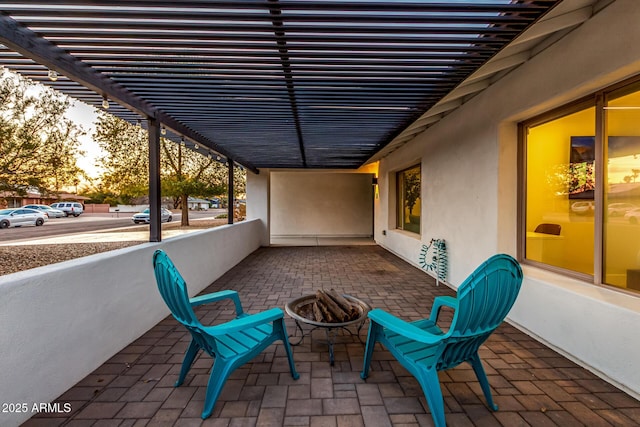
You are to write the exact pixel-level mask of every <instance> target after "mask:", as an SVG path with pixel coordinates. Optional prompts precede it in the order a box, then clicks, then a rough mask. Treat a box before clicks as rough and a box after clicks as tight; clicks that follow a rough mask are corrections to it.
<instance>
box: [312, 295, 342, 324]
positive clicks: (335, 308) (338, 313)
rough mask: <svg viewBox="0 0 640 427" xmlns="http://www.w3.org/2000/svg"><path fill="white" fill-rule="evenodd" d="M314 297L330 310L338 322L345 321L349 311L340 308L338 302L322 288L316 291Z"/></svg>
mask: <svg viewBox="0 0 640 427" xmlns="http://www.w3.org/2000/svg"><path fill="white" fill-rule="evenodd" d="M316 298H317V299H318V301H320V302H322V303H323V304H324V305H325V306H326V307H327V309H328V310H329V311H330V312H331V314H332V315H333V317H335V318H336V319H337V321H338V322H345V321H347V320H348V319H349V313H347V312H345V311H344V310H343V309H341V308H340V306H339V305H338V304H336V302H335V301H334V300H333V299H332V298H331V297H330V296H329V295H327V293H326V292H325V291H323V290H318V291H316Z"/></svg>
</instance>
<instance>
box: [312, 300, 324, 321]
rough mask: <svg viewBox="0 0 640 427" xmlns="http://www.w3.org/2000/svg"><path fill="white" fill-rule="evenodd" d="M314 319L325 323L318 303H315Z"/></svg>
mask: <svg viewBox="0 0 640 427" xmlns="http://www.w3.org/2000/svg"><path fill="white" fill-rule="evenodd" d="M313 317H314V319H313V320H315V321H316V322H324V316H323V315H322V310H320V307H318V303H317V302H316V301H314V302H313Z"/></svg>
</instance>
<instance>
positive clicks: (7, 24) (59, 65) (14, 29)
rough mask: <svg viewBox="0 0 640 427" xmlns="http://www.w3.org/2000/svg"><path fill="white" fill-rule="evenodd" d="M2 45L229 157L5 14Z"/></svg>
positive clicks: (0, 24) (1, 23)
mask: <svg viewBox="0 0 640 427" xmlns="http://www.w3.org/2000/svg"><path fill="white" fill-rule="evenodd" d="M0 43H2V44H3V45H5V46H6V47H8V48H9V49H11V50H13V51H15V52H18V53H19V54H21V55H23V56H25V57H27V58H31V59H32V60H33V61H35V62H37V63H38V64H41V65H43V66H45V67H47V68H49V69H51V70H55V71H56V72H58V73H60V74H63V75H64V76H65V77H67V78H69V79H70V80H73V81H75V82H76V83H78V84H80V85H82V86H84V87H85V88H87V89H90V90H92V91H94V92H96V93H97V94H100V95H102V97H105V98H108V100H109V101H113V102H117V103H118V104H120V105H122V106H123V107H125V108H127V109H129V110H131V111H133V112H135V113H137V114H138V115H140V116H141V117H146V118H149V119H155V120H157V121H159V122H160V123H162V124H163V125H164V126H165V127H167V128H169V129H171V130H172V131H173V132H175V133H177V134H179V135H184V136H185V137H186V138H189V139H192V140H194V141H197V142H198V143H199V144H201V145H204V146H207V147H208V148H210V149H212V150H214V151H216V152H217V153H220V154H221V155H223V156H225V157H229V156H230V154H229V153H228V152H227V150H225V149H223V148H222V147H219V146H218V145H217V144H215V143H214V142H213V141H211V140H209V139H208V138H204V137H203V136H202V135H200V134H198V133H197V132H195V131H193V130H192V129H190V128H188V127H187V126H185V125H184V124H182V123H180V122H179V121H177V120H175V119H174V118H173V117H171V116H169V115H167V114H165V113H163V112H161V111H158V110H157V109H156V108H154V107H153V106H152V105H151V104H149V103H148V102H146V101H144V100H143V99H142V98H140V97H138V96H136V95H135V94H133V93H132V92H130V91H129V90H128V89H126V88H125V87H124V86H122V85H121V84H119V83H117V82H115V81H113V80H111V79H110V78H108V77H105V76H104V75H102V74H100V73H98V72H96V71H95V70H93V69H92V68H91V67H89V66H87V65H86V64H84V63H82V62H81V61H79V60H78V59H77V58H75V57H73V56H71V55H69V54H68V53H67V52H66V51H65V50H63V49H61V48H60V47H58V46H56V45H55V44H53V43H51V42H50V41H48V40H45V39H43V38H42V37H38V35H37V34H35V33H34V32H33V31H31V30H29V29H28V28H25V27H23V26H22V25H20V24H19V23H18V22H16V21H15V20H14V19H12V18H10V17H8V16H6V15H2V14H0ZM236 158H237V156H236ZM236 161H237V162H238V163H239V164H242V165H243V166H245V167H246V168H247V169H249V170H251V171H252V172H253V173H256V174H257V173H259V171H258V169H257V168H256V167H255V166H253V165H252V164H251V163H249V162H247V161H245V160H244V159H241V158H239V159H237V160H236Z"/></svg>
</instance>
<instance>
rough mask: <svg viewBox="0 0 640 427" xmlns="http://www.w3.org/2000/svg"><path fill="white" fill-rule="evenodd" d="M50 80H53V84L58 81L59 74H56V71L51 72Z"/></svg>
mask: <svg viewBox="0 0 640 427" xmlns="http://www.w3.org/2000/svg"><path fill="white" fill-rule="evenodd" d="M49 80H51V81H52V82H55V81H56V80H58V73H57V72H56V70H49Z"/></svg>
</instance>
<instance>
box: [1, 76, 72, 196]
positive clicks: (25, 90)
mask: <svg viewBox="0 0 640 427" xmlns="http://www.w3.org/2000/svg"><path fill="white" fill-rule="evenodd" d="M70 106H71V102H70V100H69V98H67V97H66V96H64V95H60V94H58V93H56V92H54V91H53V90H52V89H48V88H44V87H40V86H36V85H35V84H33V83H30V82H28V81H27V80H26V79H24V78H22V77H19V76H16V75H14V74H11V73H9V72H7V71H5V70H0V191H12V192H16V193H18V194H20V195H24V194H26V193H27V191H28V190H29V189H30V188H36V189H38V190H39V191H40V192H41V193H42V194H49V193H52V192H53V193H56V192H60V191H61V189H62V188H63V187H65V186H71V185H73V183H74V182H77V181H78V177H79V176H84V175H85V173H84V171H83V170H82V169H80V168H79V167H78V166H77V165H76V160H77V157H78V156H82V155H84V152H83V151H81V150H80V149H79V146H80V141H79V137H80V136H81V135H83V133H84V132H83V130H82V129H81V128H80V127H79V126H78V125H76V124H75V123H73V122H72V121H71V120H69V119H67V118H66V117H65V116H64V115H65V113H66V111H67V109H68V108H69V107H70Z"/></svg>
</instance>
